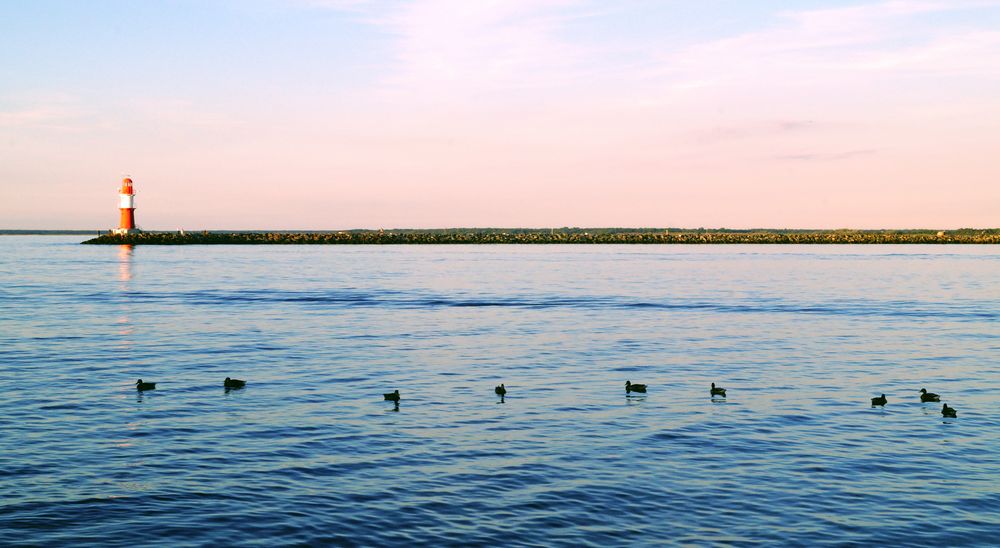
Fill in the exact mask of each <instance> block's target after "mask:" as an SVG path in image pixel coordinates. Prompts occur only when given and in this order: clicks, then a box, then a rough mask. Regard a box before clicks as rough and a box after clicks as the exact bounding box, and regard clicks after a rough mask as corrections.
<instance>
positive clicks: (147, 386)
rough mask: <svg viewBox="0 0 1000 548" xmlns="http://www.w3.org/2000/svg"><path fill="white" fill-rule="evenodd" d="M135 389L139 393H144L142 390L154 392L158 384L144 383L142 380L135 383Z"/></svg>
mask: <svg viewBox="0 0 1000 548" xmlns="http://www.w3.org/2000/svg"><path fill="white" fill-rule="evenodd" d="M135 389H136V390H139V391H142V390H154V389H156V383H155V382H142V379H139V380H137V381H135Z"/></svg>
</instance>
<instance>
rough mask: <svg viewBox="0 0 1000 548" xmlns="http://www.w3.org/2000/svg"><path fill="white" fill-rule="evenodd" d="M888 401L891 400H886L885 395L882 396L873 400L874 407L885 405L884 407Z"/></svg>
mask: <svg viewBox="0 0 1000 548" xmlns="http://www.w3.org/2000/svg"><path fill="white" fill-rule="evenodd" d="M888 401H889V400H887V399H885V394H882V395H881V396H879V397H877V398H872V407H875V406H876V405H883V406H884V405H885V404H886V402H888Z"/></svg>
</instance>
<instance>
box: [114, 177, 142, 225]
mask: <svg viewBox="0 0 1000 548" xmlns="http://www.w3.org/2000/svg"><path fill="white" fill-rule="evenodd" d="M118 210H119V211H120V212H121V221H120V222H119V223H118V228H117V229H115V231H114V233H115V234H134V233H136V232H138V231H139V230H138V229H137V228H135V191H134V190H132V179H130V178H128V177H125V178H124V179H122V188H121V190H120V191H118Z"/></svg>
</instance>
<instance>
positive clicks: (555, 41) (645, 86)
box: [0, 0, 1000, 230]
mask: <svg viewBox="0 0 1000 548" xmlns="http://www.w3.org/2000/svg"><path fill="white" fill-rule="evenodd" d="M715 4H720V6H721V5H725V3H718V2H716V3H713V2H707V3H706V4H705V5H706V6H708V7H707V8H705V11H706V12H705V13H696V10H693V9H692V8H690V7H684V3H678V2H643V1H626V2H622V3H621V4H617V5H615V6H614V7H611V8H608V7H606V6H605V5H604V3H599V2H582V1H579V2H578V1H572V0H544V1H534V0H533V1H527V0H523V1H521V0H512V1H493V2H490V1H484V2H474V3H472V2H463V1H458V0H416V1H410V2H405V1H392V2H374V1H372V2H368V1H363V0H357V1H337V2H335V1H319V0H317V1H305V0H302V1H289V0H284V1H279V0H271V1H266V0H259V1H256V2H250V3H244V4H240V3H229V2H219V3H218V4H215V3H206V6H208V5H210V6H211V9H210V10H207V12H206V13H198V14H188V15H191V16H192V17H195V20H199V21H202V20H204V21H207V23H205V24H206V25H208V24H211V25H212V27H213V28H216V29H218V28H220V26H223V27H225V26H227V25H228V27H226V28H225V29H223V30H220V31H219V35H218V36H214V37H212V38H205V34H204V33H202V32H200V29H198V28H194V29H192V30H191V36H190V37H181V38H182V39H178V37H177V36H176V32H177V31H176V29H173V28H171V27H170V26H169V25H170V24H171V19H170V18H169V17H164V15H163V14H162V13H156V12H155V10H152V12H151V13H128V12H127V10H128V9H129V8H128V6H130V5H131V4H124V6H125V7H124V8H122V9H123V10H126V13H125V14H124V15H123V14H122V13H120V12H115V13H113V14H111V13H105V14H102V13H87V12H86V9H84V8H79V7H77V8H75V9H73V10H69V9H68V8H66V9H67V11H72V12H73V13H66V14H62V18H61V19H60V18H58V17H57V18H55V19H58V20H60V21H62V23H58V22H56V23H52V22H46V23H42V22H39V21H37V20H36V19H35V18H34V16H33V15H32V14H16V13H15V14H14V17H13V18H12V19H13V20H14V23H13V25H15V26H17V29H16V30H17V33H16V34H15V35H14V36H15V38H14V41H15V43H16V45H19V46H20V45H22V44H28V45H30V44H32V43H35V42H32V40H35V41H36V42H37V40H38V39H40V37H42V36H51V35H52V31H54V30H57V29H53V28H51V27H50V26H51V25H56V24H65V25H69V26H70V27H72V28H73V29H76V30H77V31H78V33H79V35H80V36H79V38H73V37H72V36H71V37H68V38H66V39H65V43H58V42H57V43H50V44H48V45H47V46H45V47H43V48H38V50H37V51H36V50H35V49H33V48H31V47H28V46H24V47H23V48H22V49H20V50H19V51H22V52H24V53H23V55H22V57H19V58H18V59H20V61H19V62H18V63H14V65H13V68H9V69H5V70H6V72H0V228H108V227H111V226H113V225H114V223H115V222H116V220H117V211H116V210H115V208H116V207H117V205H116V204H117V196H116V192H117V187H118V181H119V180H120V178H121V177H122V176H125V175H130V176H131V177H132V178H133V179H134V180H135V184H136V189H137V191H138V192H139V194H138V196H137V207H138V209H137V211H136V218H137V221H138V223H139V225H140V226H141V227H143V228H146V229H176V228H185V229H189V230H197V229H202V228H207V229H226V228H231V229H251V228H261V229H265V228H273V229H344V228H379V227H386V228H389V227H451V226H507V227H513V226H532V227H548V226H658V227H666V226H670V227H701V226H704V227H729V228H740V227H775V228H781V227H795V228H840V227H855V228H902V227H913V228H916V227H921V228H923V227H926V228H958V227H968V226H974V227H997V226H1000V153H998V151H1000V100H998V97H1000V31H998V30H996V29H998V28H1000V26H998V23H1000V5H998V3H997V2H988V1H969V2H962V1H952V2H932V1H889V2H844V1H830V2H804V3H803V4H808V5H809V7H807V8H802V9H799V10H791V11H790V10H788V9H780V8H777V7H774V5H776V4H777V3H774V2H760V3H759V5H757V6H755V7H753V8H752V9H751V8H747V7H746V6H744V7H742V8H732V10H745V12H740V13H735V14H734V13H731V11H732V10H723V9H722V7H715V8H713V7H712V6H713V5H715ZM751 4H752V3H751ZM59 6H62V4H59ZM53 9H61V8H59V7H58V6H57V7H54V8H53ZM134 9H135V10H146V11H150V10H151V8H150V7H149V5H146V6H145V7H143V8H138V7H137V8H134ZM162 9H164V10H165V9H168V8H162ZM175 9H180V8H175ZM713 10H715V11H713ZM19 15H21V16H22V17H23V18H24V20H22V21H18V20H17V19H18V16H19ZM181 15H183V14H177V13H173V12H171V13H170V16H171V17H180V16H181ZM116 17H117V18H123V20H122V21H117V22H118V23H121V25H126V27H125V28H129V27H128V26H127V25H135V24H136V21H145V22H147V23H148V25H150V27H149V28H145V27H144V28H143V30H142V32H141V33H139V32H138V31H137V32H136V34H135V35H132V34H129V33H126V34H124V35H123V36H120V37H119V38H120V45H121V48H126V45H128V44H134V47H133V48H132V49H130V50H129V51H121V50H119V49H116V46H115V43H117V42H118V39H117V38H116V42H111V43H109V44H102V43H95V44H90V43H89V42H88V40H90V38H89V36H91V35H97V34H98V33H97V32H96V31H99V30H102V29H103V28H104V26H109V28H122V27H121V26H116V25H115V24H114V23H116V19H115V18H116ZM164 20H165V21H166V22H163V21H164ZM187 21H188V20H187V19H185V22H184V24H187V25H190V23H189V22H187ZM723 23H725V24H723ZM178 24H180V23H178ZM157 25H163V28H159V27H158V26H157ZM230 27H231V28H230ZM12 28H13V27H12ZM182 28H187V27H182ZM4 30H11V29H5V28H3V27H0V33H2V32H3V31H4ZM91 31H95V32H91ZM67 32H68V31H67ZM68 33H69V34H72V33H71V32H68ZM200 40H204V42H199V41H200ZM192 42H193V43H192ZM0 55H4V60H7V59H6V56H7V55H10V54H0ZM24 56H26V57H27V60H25V59H24V58H23V57H24ZM32 57H36V58H35V59H32ZM53 60H57V61H58V62H57V63H56V67H57V68H55V69H52V70H50V71H46V70H44V69H40V68H33V67H36V66H47V63H48V62H49V61H52V62H56V61H53ZM59 63H63V64H64V66H63V68H62V69H61V70H60V69H59ZM95 63H96V64H95ZM8 66H10V65H8ZM81 67H85V68H86V70H84V68H81ZM22 76H23V77H22Z"/></svg>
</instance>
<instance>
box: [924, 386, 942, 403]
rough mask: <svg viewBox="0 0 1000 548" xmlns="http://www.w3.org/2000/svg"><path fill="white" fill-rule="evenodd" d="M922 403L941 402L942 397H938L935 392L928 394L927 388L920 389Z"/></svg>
mask: <svg viewBox="0 0 1000 548" xmlns="http://www.w3.org/2000/svg"><path fill="white" fill-rule="evenodd" d="M920 401H922V402H928V401H941V396H938V395H937V394H935V393H934V392H928V391H927V389H926V388H921V389H920Z"/></svg>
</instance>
